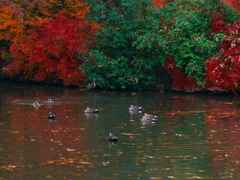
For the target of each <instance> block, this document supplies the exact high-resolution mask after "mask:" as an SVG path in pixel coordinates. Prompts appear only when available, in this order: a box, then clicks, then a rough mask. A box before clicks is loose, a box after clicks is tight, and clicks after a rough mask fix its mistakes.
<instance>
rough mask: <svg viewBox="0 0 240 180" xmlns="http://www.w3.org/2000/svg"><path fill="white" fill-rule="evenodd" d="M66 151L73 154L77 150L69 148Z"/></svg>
mask: <svg viewBox="0 0 240 180" xmlns="http://www.w3.org/2000/svg"><path fill="white" fill-rule="evenodd" d="M66 151H68V152H72V151H76V149H70V148H67V149H66Z"/></svg>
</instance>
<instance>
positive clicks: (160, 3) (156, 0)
mask: <svg viewBox="0 0 240 180" xmlns="http://www.w3.org/2000/svg"><path fill="white" fill-rule="evenodd" d="M153 2H154V4H156V7H157V8H162V7H164V6H166V5H168V4H169V3H168V2H167V1H161V0H154V1H153Z"/></svg>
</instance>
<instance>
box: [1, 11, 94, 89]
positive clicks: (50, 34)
mask: <svg viewBox="0 0 240 180" xmlns="http://www.w3.org/2000/svg"><path fill="white" fill-rule="evenodd" d="M37 27H38V29H37V30H35V31H34V30H28V31H27V32H26V35H24V36H22V37H21V38H19V39H18V40H17V42H15V43H14V44H13V45H12V46H11V47H10V52H11V53H12V54H13V55H14V59H13V62H12V63H10V64H9V65H7V66H6V67H4V68H3V69H2V71H3V72H4V73H7V74H9V75H13V74H17V73H19V71H20V70H22V71H23V72H24V75H25V78H28V79H33V80H36V81H42V80H44V79H47V78H52V77H53V76H55V77H56V78H57V79H62V80H63V81H64V84H71V85H81V83H83V75H82V72H81V71H80V70H79V66H80V65H81V64H82V61H81V60H80V59H79V58H77V56H78V57H85V56H86V55H87V54H88V52H89V47H90V46H91V42H90V40H94V33H95V31H96V28H95V27H94V26H92V25H91V24H90V23H89V21H86V20H83V19H77V18H74V17H72V18H69V17H67V16H66V15H64V14H62V13H58V14H57V15H55V17H54V18H52V19H50V20H45V21H44V22H42V23H41V24H38V26H37ZM16 70H17V71H16Z"/></svg>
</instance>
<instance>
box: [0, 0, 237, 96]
mask: <svg viewBox="0 0 240 180" xmlns="http://www.w3.org/2000/svg"><path fill="white" fill-rule="evenodd" d="M224 2H226V3H227V4H229V5H227V4H225V3H224ZM234 8H235V9H234ZM239 20H240V16H239V3H238V0H223V1H221V0H202V1H199V0H191V1H189V0H180V1H179V0H153V1H149V0H131V1H128V0H103V1H98V0H85V1H84V0H80V1H79V0H42V1H38V0H36V1H32V0H23V1H21V2H20V1H15V0H2V1H1V2H0V50H1V56H2V59H3V60H4V67H3V68H2V72H4V73H6V74H9V75H14V74H22V75H24V77H25V78H26V79H32V80H35V81H42V80H45V79H49V78H50V79H53V80H62V81H63V83H64V84H67V85H78V86H79V85H83V84H84V81H87V83H89V84H92V85H97V86H100V87H102V88H111V89H118V88H121V89H126V88H127V89H138V90H139V89H142V88H146V87H148V86H149V85H155V86H156V85H160V86H163V85H164V84H165V83H166V82H169V81H170V80H169V79H167V78H166V77H168V75H170V76H171V78H172V81H173V85H172V88H173V89H176V90H189V89H190V90H200V89H210V90H231V91H233V92H234V93H236V92H237V91H238V90H239V81H240V79H239V69H240V68H239V38H240V37H239Z"/></svg>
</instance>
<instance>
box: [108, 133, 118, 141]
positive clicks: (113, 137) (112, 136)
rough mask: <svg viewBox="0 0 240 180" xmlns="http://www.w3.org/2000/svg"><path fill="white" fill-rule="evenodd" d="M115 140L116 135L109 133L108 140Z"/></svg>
mask: <svg viewBox="0 0 240 180" xmlns="http://www.w3.org/2000/svg"><path fill="white" fill-rule="evenodd" d="M117 140H118V138H117V136H114V135H113V134H112V133H109V136H108V141H117Z"/></svg>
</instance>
